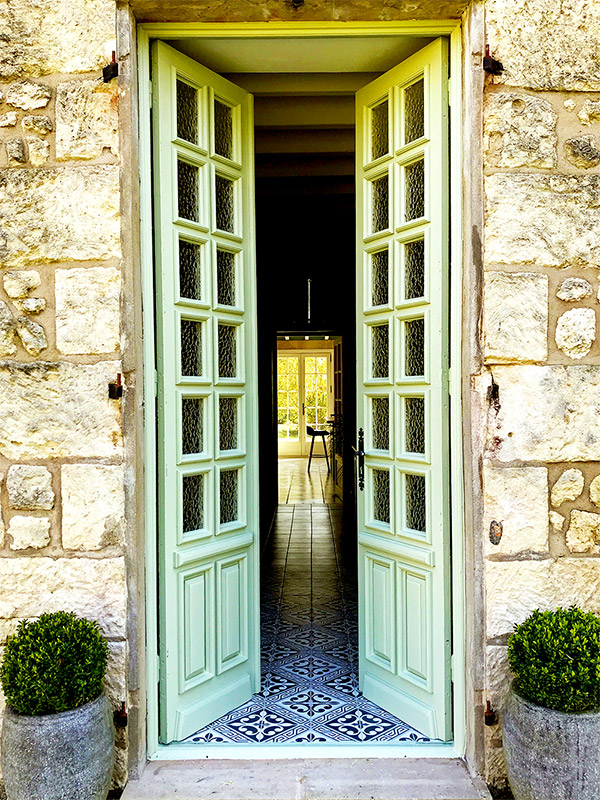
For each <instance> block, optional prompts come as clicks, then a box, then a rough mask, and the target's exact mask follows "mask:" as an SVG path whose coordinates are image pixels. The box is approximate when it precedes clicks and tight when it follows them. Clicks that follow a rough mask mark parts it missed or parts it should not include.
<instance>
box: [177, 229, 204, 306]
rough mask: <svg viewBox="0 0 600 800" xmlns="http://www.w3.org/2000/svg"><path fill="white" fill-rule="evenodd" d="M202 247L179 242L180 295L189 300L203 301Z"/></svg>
mask: <svg viewBox="0 0 600 800" xmlns="http://www.w3.org/2000/svg"><path fill="white" fill-rule="evenodd" d="M200 259H201V254H200V245H199V244H194V243H193V242H186V241H185V240H184V239H180V240H179V293H180V295H181V297H187V298H188V299H189V300H202V268H201V261H200Z"/></svg>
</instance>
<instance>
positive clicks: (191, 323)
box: [181, 319, 202, 376]
mask: <svg viewBox="0 0 600 800" xmlns="http://www.w3.org/2000/svg"><path fill="white" fill-rule="evenodd" d="M181 374H182V375H194V376H198V375H202V323H201V322H196V321H195V320H191V319H182V320H181Z"/></svg>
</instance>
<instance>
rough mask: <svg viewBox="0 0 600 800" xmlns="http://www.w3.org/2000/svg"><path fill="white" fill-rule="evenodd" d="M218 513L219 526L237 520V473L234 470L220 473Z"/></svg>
mask: <svg viewBox="0 0 600 800" xmlns="http://www.w3.org/2000/svg"><path fill="white" fill-rule="evenodd" d="M219 512H220V521H221V525H225V524H226V523H228V522H235V520H236V519H237V518H238V473H237V470H235V469H228V470H225V471H223V472H221V475H220V479H219Z"/></svg>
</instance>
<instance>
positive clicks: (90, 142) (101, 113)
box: [56, 78, 119, 161]
mask: <svg viewBox="0 0 600 800" xmlns="http://www.w3.org/2000/svg"><path fill="white" fill-rule="evenodd" d="M104 148H106V149H108V150H110V151H111V152H112V153H113V154H114V155H117V154H118V152H119V115H118V94H117V88H116V84H115V83H114V82H113V83H112V84H106V83H103V81H102V79H101V78H98V79H97V80H89V81H68V82H66V83H61V84H60V85H59V87H58V89H57V93H56V158H57V159H58V160H59V161H62V160H65V159H69V158H96V156H99V155H102V151H103V150H104Z"/></svg>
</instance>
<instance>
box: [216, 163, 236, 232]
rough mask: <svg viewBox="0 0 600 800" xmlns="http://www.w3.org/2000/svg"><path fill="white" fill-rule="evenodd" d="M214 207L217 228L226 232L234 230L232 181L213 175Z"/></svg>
mask: <svg viewBox="0 0 600 800" xmlns="http://www.w3.org/2000/svg"><path fill="white" fill-rule="evenodd" d="M215 209H216V218H217V219H216V222H217V228H218V229H219V230H220V231H227V233H234V232H235V224H234V223H235V220H234V191H233V181H230V180H229V179H228V178H224V177H223V176H222V175H215Z"/></svg>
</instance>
